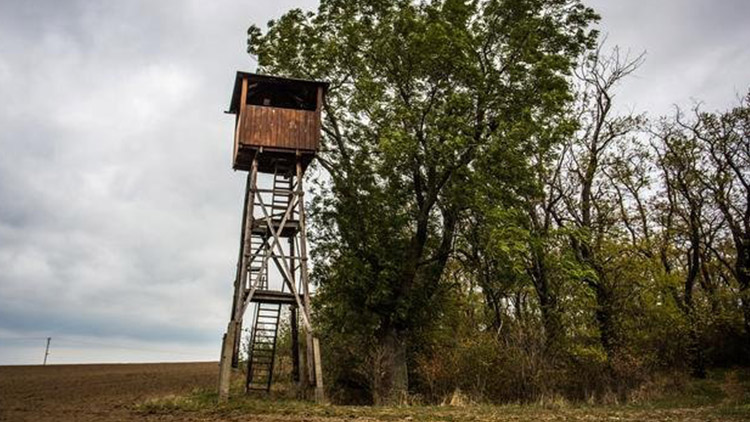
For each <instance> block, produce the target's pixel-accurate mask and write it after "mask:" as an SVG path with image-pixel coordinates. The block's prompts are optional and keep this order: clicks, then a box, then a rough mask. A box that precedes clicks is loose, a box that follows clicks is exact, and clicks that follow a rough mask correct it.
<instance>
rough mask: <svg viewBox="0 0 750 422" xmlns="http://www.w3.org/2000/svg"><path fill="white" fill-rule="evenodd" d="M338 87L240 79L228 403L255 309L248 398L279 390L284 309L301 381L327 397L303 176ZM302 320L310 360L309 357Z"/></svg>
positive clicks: (234, 105) (222, 383)
mask: <svg viewBox="0 0 750 422" xmlns="http://www.w3.org/2000/svg"><path fill="white" fill-rule="evenodd" d="M327 88H328V84H327V83H324V82H316V81H308V80H299V79H288V78H280V77H275V76H267V75H258V74H253V73H245V72H237V78H236V79H235V83H234V91H233V93H232V101H231V104H230V107H229V111H228V112H229V113H231V114H235V115H236V120H235V131H234V156H233V168H234V169H235V170H244V171H247V172H248V175H247V184H246V187H245V203H244V211H243V217H242V229H241V237H240V239H241V240H240V247H239V259H238V263H237V274H236V277H235V281H234V298H233V302H232V312H231V318H230V321H229V325H228V326H227V332H226V333H225V334H224V340H223V342H222V351H221V362H220V370H219V399H220V400H222V401H223V400H226V399H227V398H228V396H229V385H230V377H231V373H232V368H237V367H238V361H239V353H240V338H241V333H242V322H243V317H244V314H245V311H246V310H247V309H248V308H252V309H253V312H252V325H251V327H252V328H251V336H250V341H249V345H248V360H247V381H246V383H245V390H246V392H251V391H266V392H267V391H270V388H271V383H272V378H273V367H274V362H275V360H276V343H277V342H276V340H277V335H278V328H279V323H280V319H281V318H282V315H284V313H282V307H283V306H288V307H289V316H290V318H291V321H290V324H291V333H292V348H293V349H294V350H293V351H292V357H293V359H292V363H293V374H292V376H293V379H294V380H295V381H296V382H297V383H298V387H300V391H302V392H305V394H308V393H309V392H311V391H314V396H315V399H316V400H318V401H321V400H323V373H322V369H321V362H320V345H319V343H318V340H317V338H315V337H313V335H312V326H311V324H310V289H309V280H308V262H307V237H306V234H305V208H304V190H303V185H302V179H303V175H304V172H305V169H306V168H307V166H308V165H309V164H310V162H311V161H312V159H313V158H314V157H315V153H316V151H317V149H318V144H319V141H320V111H321V107H322V103H323V98H324V96H325V94H326V90H327ZM299 322H301V325H302V330H303V331H304V335H303V336H302V337H304V338H305V347H304V350H305V353H301V350H302V349H301V348H300V342H299V337H300V336H299V333H298V327H299Z"/></svg>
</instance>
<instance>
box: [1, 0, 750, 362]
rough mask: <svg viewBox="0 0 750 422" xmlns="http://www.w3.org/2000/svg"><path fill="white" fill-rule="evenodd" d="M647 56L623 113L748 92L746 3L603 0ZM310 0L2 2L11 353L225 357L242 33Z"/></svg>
mask: <svg viewBox="0 0 750 422" xmlns="http://www.w3.org/2000/svg"><path fill="white" fill-rule="evenodd" d="M590 4H591V5H592V6H594V7H595V8H597V10H598V11H599V12H600V13H601V14H602V17H603V20H602V23H601V25H600V27H601V28H600V29H601V30H602V31H603V32H606V33H608V34H609V35H608V43H609V44H610V45H614V44H618V45H620V46H622V48H624V49H630V50H631V51H633V53H634V54H637V53H638V52H641V51H644V50H645V51H647V58H646V63H645V64H644V65H643V66H642V67H641V69H640V70H639V71H638V72H637V73H636V74H635V75H634V76H633V77H631V78H630V79H629V80H628V81H627V82H626V83H625V84H623V85H622V87H621V88H620V91H619V92H618V97H617V98H618V100H619V101H621V102H620V107H622V108H623V109H632V110H635V111H645V112H648V113H649V114H650V115H653V116H655V115H659V114H663V113H668V112H669V111H670V109H671V107H672V105H674V104H679V105H682V106H689V105H691V102H692V101H694V100H698V99H699V100H702V101H703V102H704V103H705V106H706V108H708V109H711V110H714V109H723V108H726V107H730V106H731V105H733V104H734V103H735V102H736V98H737V95H742V94H743V93H744V92H745V91H746V90H747V88H748V86H750V71H749V70H748V69H750V48H748V45H750V2H748V1H747V0H722V1H709V0H692V1H688V0H669V1H666V0H664V1H660V0H649V1H646V0H630V1H605V0H597V1H591V2H590ZM315 5H316V2H314V1H293V0H275V1H273V2H268V1H262V2H261V1H257V0H253V1H197V0H196V1H167V0H162V1H150V0H143V1H136V0H133V1H119V2H115V1H107V2H95V1H60V0H54V1H52V0H50V1H30V0H3V1H1V2H0V99H1V100H2V101H0V364H22V363H31V364H34V363H40V362H41V360H42V357H43V356H42V355H43V351H44V340H43V339H44V338H45V337H47V336H51V337H52V351H51V352H52V353H51V355H50V362H51V363H66V362H107V361H109V362H118V361H120V362H123V361H172V360H216V359H217V358H218V355H219V346H220V339H221V334H222V332H223V330H224V328H225V327H226V322H227V319H228V316H229V308H230V305H231V286H232V279H233V275H234V268H235V264H236V262H235V261H236V254H237V250H236V248H237V244H238V236H239V233H238V231H239V218H240V212H241V206H242V204H241V201H242V188H243V182H244V179H243V175H242V174H240V173H235V172H233V171H232V170H231V166H230V160H231V145H232V129H233V119H232V117H231V116H227V115H224V114H223V110H225V109H226V108H227V105H228V102H229V96H230V90H231V86H232V83H233V78H234V72H235V71H236V70H238V69H242V70H253V69H254V67H255V62H254V61H252V60H251V58H250V57H249V56H248V55H247V54H246V53H245V31H246V29H247V27H248V25H250V24H251V23H256V24H261V25H264V24H265V22H267V21H268V20H269V19H272V18H274V17H277V16H279V15H280V14H281V13H283V11H285V10H287V9H289V8H292V7H302V8H305V9H310V8H313V7H315Z"/></svg>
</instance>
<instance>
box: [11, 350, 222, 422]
mask: <svg viewBox="0 0 750 422" xmlns="http://www.w3.org/2000/svg"><path fill="white" fill-rule="evenodd" d="M217 374H218V364H217V363H216V362H199V363H156V364H116V365H48V366H0V421H40V422H41V421H124V420H142V419H143V415H141V414H139V413H138V412H137V411H136V410H135V409H134V405H135V404H137V403H140V402H143V401H146V400H148V399H152V398H158V397H163V396H166V395H172V394H187V393H189V392H190V391H192V390H193V389H196V388H210V387H211V386H213V385H214V384H215V383H216V377H217Z"/></svg>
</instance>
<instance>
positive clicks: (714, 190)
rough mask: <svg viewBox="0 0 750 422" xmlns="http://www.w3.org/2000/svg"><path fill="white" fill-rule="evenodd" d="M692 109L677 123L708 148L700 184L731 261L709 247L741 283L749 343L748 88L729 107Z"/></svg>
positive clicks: (749, 186)
mask: <svg viewBox="0 0 750 422" xmlns="http://www.w3.org/2000/svg"><path fill="white" fill-rule="evenodd" d="M695 114H696V116H695V119H694V121H693V122H692V123H688V122H684V121H681V120H680V119H679V118H678V121H677V123H678V124H679V125H680V126H681V127H682V128H683V129H684V130H685V131H687V132H688V133H689V134H690V135H691V136H692V137H693V138H694V139H695V140H696V142H699V143H700V144H701V146H702V151H703V152H707V153H708V154H707V156H708V157H709V171H708V172H703V173H701V176H702V178H703V184H704V189H705V190H707V191H708V192H709V195H708V196H709V197H710V198H711V199H712V200H713V203H714V204H715V206H716V208H718V210H719V211H720V213H721V215H722V216H723V218H724V222H725V225H726V228H727V229H728V231H729V234H730V238H731V241H732V244H733V246H734V259H733V261H734V262H733V263H732V262H729V260H731V258H729V260H728V257H727V256H726V255H725V254H722V253H721V252H720V251H719V250H718V249H717V248H715V247H713V245H710V244H709V245H708V246H709V247H710V249H711V250H712V252H713V255H714V256H715V257H716V258H717V259H719V261H721V262H722V263H723V264H724V265H725V266H726V268H727V269H729V271H730V272H731V274H732V275H733V276H734V278H735V280H737V283H738V284H739V299H740V302H741V304H742V311H743V315H744V324H745V335H746V336H747V339H748V342H749V343H748V346H750V93H748V94H747V95H746V96H745V97H744V98H743V99H742V100H741V101H740V104H739V105H738V106H737V107H735V108H733V109H732V110H730V111H728V112H725V113H706V112H701V111H700V110H699V109H696V110H695ZM678 117H679V115H678ZM748 350H750V347H749V348H748Z"/></svg>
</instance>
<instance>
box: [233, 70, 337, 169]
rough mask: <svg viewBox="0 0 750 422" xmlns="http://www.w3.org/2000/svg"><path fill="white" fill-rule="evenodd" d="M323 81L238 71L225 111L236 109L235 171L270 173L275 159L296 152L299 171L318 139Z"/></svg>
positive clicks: (312, 151) (323, 92) (325, 84)
mask: <svg viewBox="0 0 750 422" xmlns="http://www.w3.org/2000/svg"><path fill="white" fill-rule="evenodd" d="M327 89H328V83H326V82H318V81H310V80H303V79H292V78H281V77H277V76H269V75H259V74H256V73H247V72H237V77H236V78H235V81H234V91H233V92H232V102H231V104H230V107H229V111H228V113H231V114H235V115H236V119H235V131H234V154H233V162H232V167H233V168H234V169H235V170H246V171H247V170H250V167H251V165H252V161H253V158H254V156H255V155H256V154H258V153H263V159H259V160H258V166H259V167H258V171H260V172H271V171H272V169H271V167H269V166H273V165H274V161H276V160H288V159H289V158H293V157H295V156H296V155H298V154H299V155H301V159H302V165H303V170H304V168H306V167H307V166H308V165H309V164H310V161H311V160H312V159H313V157H314V156H315V152H316V151H317V149H318V145H319V143H320V111H321V108H322V106H323V98H324V96H325V93H326V91H327Z"/></svg>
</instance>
